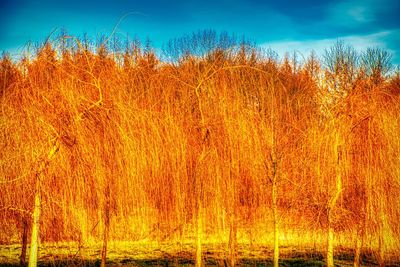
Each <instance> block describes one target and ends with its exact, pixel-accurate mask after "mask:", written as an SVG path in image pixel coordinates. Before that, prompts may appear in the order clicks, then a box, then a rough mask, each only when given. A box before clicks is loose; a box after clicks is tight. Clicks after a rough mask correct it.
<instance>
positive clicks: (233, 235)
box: [229, 212, 237, 266]
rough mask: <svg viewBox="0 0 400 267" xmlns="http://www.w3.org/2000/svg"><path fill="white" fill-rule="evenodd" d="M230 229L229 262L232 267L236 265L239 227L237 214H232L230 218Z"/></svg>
mask: <svg viewBox="0 0 400 267" xmlns="http://www.w3.org/2000/svg"><path fill="white" fill-rule="evenodd" d="M230 217H231V218H230V229H229V262H230V265H231V266H235V264H236V249H237V226H236V220H235V213H234V212H232V213H231V216H230Z"/></svg>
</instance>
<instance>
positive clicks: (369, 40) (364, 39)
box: [261, 31, 395, 58]
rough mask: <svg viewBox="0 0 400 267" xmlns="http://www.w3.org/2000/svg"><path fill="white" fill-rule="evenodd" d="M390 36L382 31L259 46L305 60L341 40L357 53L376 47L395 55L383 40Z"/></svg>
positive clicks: (282, 54)
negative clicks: (294, 53) (291, 54)
mask: <svg viewBox="0 0 400 267" xmlns="http://www.w3.org/2000/svg"><path fill="white" fill-rule="evenodd" d="M391 34H392V32H391V31H382V32H377V33H373V34H368V35H351V36H342V37H338V38H331V39H320V40H307V41H291V40H287V41H277V42H270V43H264V44H261V46H262V47H264V48H271V49H272V50H274V51H276V52H277V53H278V54H279V55H280V56H281V57H282V56H284V55H285V53H293V52H297V53H300V55H303V56H304V58H307V57H308V56H309V55H310V53H311V51H313V50H314V51H315V52H316V53H317V54H318V55H322V54H323V53H324V51H325V49H328V48H329V47H331V46H332V45H333V44H335V43H336V42H337V41H338V40H341V41H343V42H344V43H345V44H348V45H352V46H353V47H354V48H355V49H356V50H358V51H363V50H366V49H367V48H368V47H375V46H378V47H381V48H383V49H387V50H389V52H391V53H393V54H395V51H391V50H390V49H389V48H388V46H387V44H386V42H385V39H386V38H387V37H388V36H389V35H391Z"/></svg>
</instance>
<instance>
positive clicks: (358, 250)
mask: <svg viewBox="0 0 400 267" xmlns="http://www.w3.org/2000/svg"><path fill="white" fill-rule="evenodd" d="M362 239H363V238H362V237H361V236H359V235H357V240H356V249H355V251H354V263H353V266H354V267H359V266H360V255H361V248H362V243H363V241H362Z"/></svg>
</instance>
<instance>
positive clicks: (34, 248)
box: [29, 142, 59, 267]
mask: <svg viewBox="0 0 400 267" xmlns="http://www.w3.org/2000/svg"><path fill="white" fill-rule="evenodd" d="M58 148H59V147H58V143H57V142H55V143H54V145H53V147H52V148H51V150H50V151H49V154H48V155H47V159H46V160H44V161H42V163H41V165H40V167H39V171H38V172H37V174H36V187H35V206H34V208H33V218H32V219H33V223H32V234H31V247H30V251H29V267H34V266H37V258H38V251H39V233H40V232H39V227H40V213H41V204H42V188H41V181H42V176H43V171H44V170H45V169H46V168H47V165H48V164H49V162H50V161H51V160H52V159H53V157H54V156H55V154H56V153H57V151H58Z"/></svg>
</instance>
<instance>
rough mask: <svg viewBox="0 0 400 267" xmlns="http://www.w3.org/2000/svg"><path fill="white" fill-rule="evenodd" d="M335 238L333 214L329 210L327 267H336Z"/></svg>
mask: <svg viewBox="0 0 400 267" xmlns="http://www.w3.org/2000/svg"><path fill="white" fill-rule="evenodd" d="M333 236H334V231H333V227H332V214H331V211H330V210H328V239H327V251H326V266H327V267H334V266H335V264H334V262H333Z"/></svg>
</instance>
